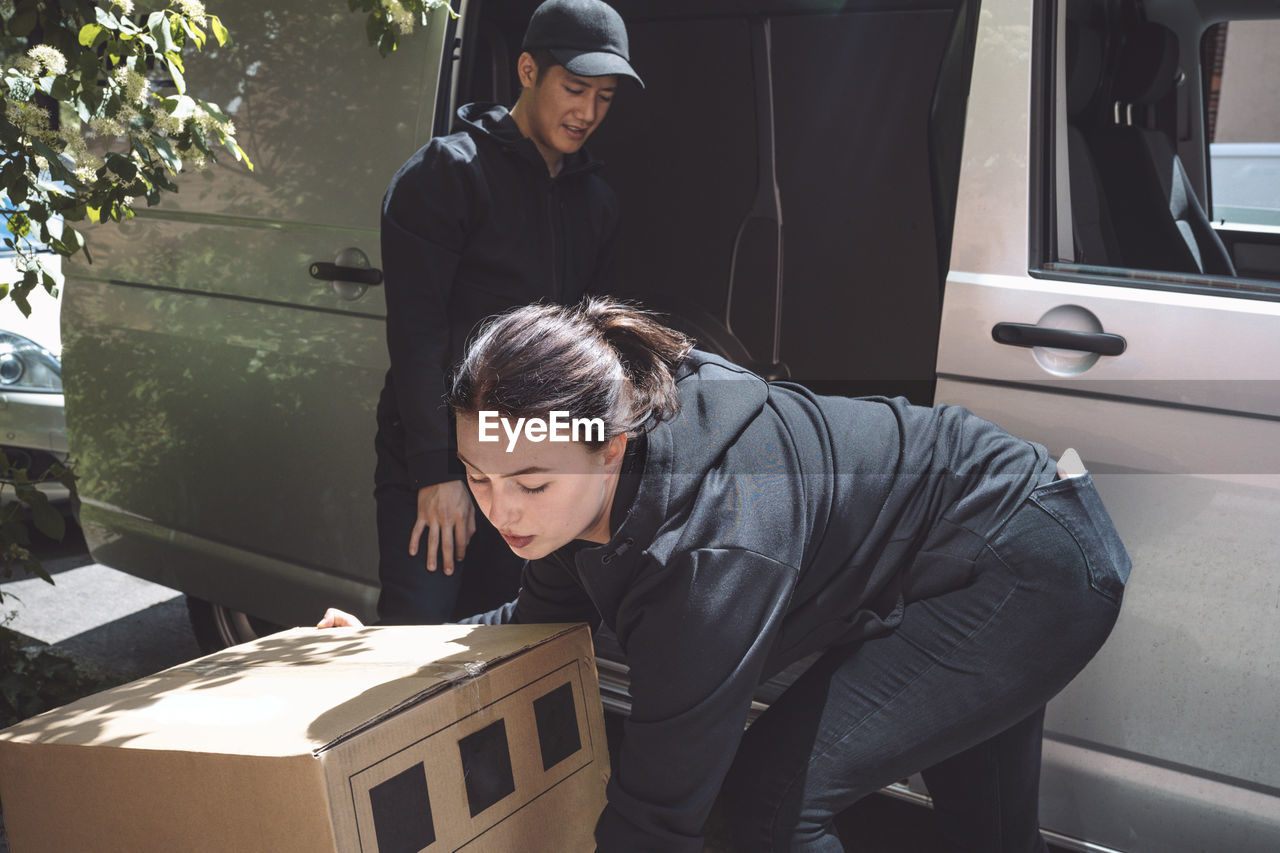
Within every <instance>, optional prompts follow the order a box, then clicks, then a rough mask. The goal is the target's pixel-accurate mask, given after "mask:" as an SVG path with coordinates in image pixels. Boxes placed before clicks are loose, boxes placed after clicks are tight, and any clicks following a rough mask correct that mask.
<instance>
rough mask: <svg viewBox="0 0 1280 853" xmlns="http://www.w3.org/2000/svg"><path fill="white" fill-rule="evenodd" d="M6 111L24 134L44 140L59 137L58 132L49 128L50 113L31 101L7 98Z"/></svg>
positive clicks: (48, 140) (6, 114) (52, 139)
mask: <svg viewBox="0 0 1280 853" xmlns="http://www.w3.org/2000/svg"><path fill="white" fill-rule="evenodd" d="M4 113H5V117H6V118H8V119H9V121H11V122H13V124H14V126H16V127H17V128H18V129H19V130H21V131H22V133H23V135H24V136H30V137H33V138H36V139H40V140H41V141H43V142H52V141H54V140H55V139H56V138H57V136H56V134H54V133H53V132H52V131H51V130H49V114H48V113H46V112H45V111H44V109H43V108H42V107H38V106H36V105H35V104H33V103H31V102H30V101H17V100H13V99H10V98H5V99H4Z"/></svg>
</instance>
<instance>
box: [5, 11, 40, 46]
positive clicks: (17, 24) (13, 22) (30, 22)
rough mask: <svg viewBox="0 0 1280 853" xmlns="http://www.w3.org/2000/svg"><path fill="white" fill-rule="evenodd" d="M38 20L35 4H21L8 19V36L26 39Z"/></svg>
mask: <svg viewBox="0 0 1280 853" xmlns="http://www.w3.org/2000/svg"><path fill="white" fill-rule="evenodd" d="M38 20H39V18H38V17H37V10H36V4H35V3H24V4H21V5H20V6H18V8H17V10H16V11H15V12H14V13H13V17H12V18H10V19H9V22H8V24H9V35H11V36H17V37H18V38H26V37H27V36H29V35H31V31H32V30H34V29H35V28H36V23H37V21H38Z"/></svg>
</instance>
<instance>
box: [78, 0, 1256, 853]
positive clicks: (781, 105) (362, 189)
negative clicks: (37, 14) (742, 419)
mask: <svg viewBox="0 0 1280 853" xmlns="http://www.w3.org/2000/svg"><path fill="white" fill-rule="evenodd" d="M453 5H454V8H455V9H456V10H457V11H458V12H459V15H460V17H459V18H457V19H456V20H452V19H450V18H449V17H447V15H446V14H445V13H444V12H443V11H441V13H440V14H439V15H437V16H436V17H435V18H434V19H433V22H432V26H431V27H430V28H429V29H428V30H427V32H425V33H419V34H415V35H414V36H413V37H411V38H409V39H407V40H406V41H405V43H404V44H403V45H402V47H401V49H400V50H398V51H396V52H395V53H394V54H393V55H392V56H391V57H390V58H389V59H387V60H383V59H380V58H379V57H378V55H377V53H376V51H374V50H373V49H371V48H370V47H368V46H367V45H366V44H365V43H364V33H363V29H362V27H360V26H359V22H358V20H357V19H356V18H350V19H344V18H343V17H342V16H341V15H317V14H315V11H314V4H310V3H305V2H302V0H270V2H257V1H256V0H255V2H249V0H223V2H222V3H221V4H220V5H219V9H218V12H219V14H220V16H221V17H222V20H223V21H224V22H225V23H226V24H227V25H228V26H229V28H230V29H231V31H232V32H233V34H234V36H235V38H236V40H237V45H238V47H237V49H236V50H234V51H216V52H212V53H210V54H209V55H208V56H206V57H203V58H201V59H200V60H195V59H193V60H192V61H191V62H190V65H189V71H188V74H187V77H188V80H190V81H191V84H190V85H191V86H192V87H203V88H202V90H201V91H198V92H197V93H196V94H198V95H199V96H201V97H205V98H210V99H213V100H215V101H217V102H220V103H223V104H226V105H227V107H228V110H229V111H230V112H231V113H232V114H233V117H234V119H235V121H236V123H237V126H238V127H239V129H240V139H241V142H242V143H243V144H244V146H245V148H246V150H248V151H249V153H250V155H251V156H252V157H253V159H254V161H255V163H256V164H257V166H258V169H257V170H256V171H254V172H252V173H250V172H248V171H246V170H245V169H244V168H243V167H242V166H239V165H234V164H223V165H219V166H218V167H217V168H214V169H211V170H209V171H208V172H206V173H203V174H197V175H193V176H190V177H187V178H184V179H183V181H182V183H181V186H182V192H181V193H180V194H178V195H177V196H176V197H175V198H173V199H168V200H166V203H165V204H164V205H163V206H161V207H159V208H157V209H154V210H152V209H145V210H140V211H139V215H138V217H137V218H136V219H134V220H132V221H130V222H128V223H125V224H122V225H121V226H119V227H111V228H103V229H100V230H98V231H94V232H93V233H92V234H91V235H90V244H91V247H92V249H93V253H94V258H95V263H94V264H93V265H92V266H82V265H76V266H75V267H74V268H71V269H69V270H68V283H67V294H66V298H65V304H64V311H63V322H64V326H63V331H64V338H65V341H66V351H65V360H66V364H67V373H66V381H67V399H68V418H69V421H68V423H69V427H70V438H71V448H72V450H73V451H74V453H75V455H76V456H77V457H78V459H79V462H80V465H79V469H78V473H79V477H80V489H81V495H82V501H83V506H82V509H81V521H82V525H83V527H84V530H85V534H86V538H87V540H88V542H89V544H90V546H91V549H92V552H93V554H94V556H95V558H96V559H98V560H99V561H101V562H103V563H106V564H108V565H111V566H114V567H116V568H119V569H122V570H125V571H128V572H131V573H134V574H137V575H139V576H142V577H145V578H149V579H151V580H155V581H158V582H160V583H163V584H166V585H168V586H171V587H175V588H177V589H181V590H183V591H185V592H187V593H188V594H189V596H190V597H191V601H192V607H193V615H194V616H195V618H196V623H197V626H198V629H199V630H200V631H201V632H202V633H203V635H204V637H205V639H206V641H208V642H211V643H218V642H231V641H235V640H239V639H244V638H246V637H248V636H251V635H252V634H253V633H254V632H256V631H259V630H264V629H266V628H267V627H268V626H269V625H270V624H273V623H274V624H281V625H283V624H311V623H314V621H315V619H316V618H317V616H318V614H320V613H322V612H323V610H324V608H325V607H326V606H329V605H337V606H340V607H342V608H343V609H345V610H348V611H350V612H354V613H356V614H357V615H359V616H361V617H365V618H368V617H371V616H372V614H373V611H374V603H375V601H376V598H377V591H378V590H377V583H378V582H377V570H376V563H377V559H376V555H377V548H376V539H375V530H374V511H373V499H372V495H371V493H372V486H373V483H372V476H373V466H374V454H373V433H374V402H375V399H376V396H377V392H378V389H379V388H380V386H381V381H382V374H383V372H384V370H385V369H386V364H387V356H386V350H385V345H384V337H383V335H384V328H383V326H384V317H385V304H384V301H383V297H382V293H381V292H380V290H379V288H377V287H369V286H366V285H363V284H359V283H358V282H354V281H338V282H332V281H329V280H324V279H323V277H321V278H317V277H314V276H313V275H312V274H311V272H310V271H311V270H312V269H313V264H314V263H315V262H317V261H319V262H338V265H339V266H360V265H361V264H362V263H363V262H364V261H362V259H367V263H369V264H370V265H372V266H375V267H377V266H379V265H380V261H379V252H378V245H379V244H378V210H379V202H380V200H381V197H382V193H383V190H384V188H385V186H386V184H387V181H388V179H389V177H390V176H391V175H392V173H393V172H394V171H395V169H396V168H398V167H399V165H400V164H401V163H402V162H403V161H404V160H405V159H406V158H407V157H408V156H409V155H410V154H411V153H412V152H413V151H414V150H415V149H416V148H417V147H419V146H421V145H422V144H424V143H425V142H426V141H427V139H428V138H430V137H431V136H432V135H433V134H435V133H438V132H441V131H443V130H445V129H446V128H447V126H448V124H449V117H450V116H451V115H452V111H453V108H454V106H456V105H457V104H460V103H464V102H467V101H473V100H497V101H503V102H506V103H511V102H512V100H513V94H514V91H513V85H514V81H513V74H512V68H511V65H512V60H513V58H514V56H515V54H516V52H517V49H518V45H519V44H520V33H521V32H522V30H523V27H524V24H525V22H526V21H527V19H528V15H529V13H530V11H531V10H532V8H533V6H534V2H533V0H507V1H506V2H504V0H486V2H484V3H479V2H469V0H460V2H458V0H455V2H454V4H453ZM616 5H617V6H618V8H619V10H620V11H621V12H622V13H623V15H624V17H626V19H627V20H628V23H629V27H630V30H631V34H632V57H633V61H634V64H635V67H636V68H637V69H638V70H639V71H640V73H641V74H642V75H643V76H644V79H645V83H646V88H645V90H644V91H643V92H641V91H633V90H625V91H621V92H619V94H618V97H617V98H616V103H615V104H614V106H613V108H612V109H611V111H610V115H609V118H608V121H607V122H605V123H604V124H603V125H602V127H601V129H600V131H599V132H598V133H597V134H596V135H595V136H593V138H592V142H591V144H590V146H589V147H590V149H591V151H592V153H593V154H594V155H595V156H596V157H597V158H599V159H602V160H604V161H605V163H606V166H605V168H604V170H603V172H602V174H603V175H604V176H605V177H606V179H607V180H608V181H609V182H610V183H611V184H612V186H613V187H614V188H615V190H616V191H617V193H618V196H619V198H620V201H621V203H622V208H623V210H624V229H623V232H624V236H623V243H622V245H621V247H620V253H621V258H620V260H621V265H620V269H621V271H622V274H623V278H624V282H623V284H624V288H623V289H624V291H625V293H626V294H628V295H633V296H636V297H638V298H640V299H642V300H643V301H644V302H646V303H648V304H650V305H653V306H655V307H659V308H663V309H666V310H669V311H671V312H672V316H673V318H674V321H675V322H676V323H678V324H680V325H682V326H684V327H685V328H686V329H688V330H690V331H692V332H693V333H694V335H695V336H696V337H697V338H698V340H699V342H700V344H701V345H702V346H703V347H704V348H708V349H714V350H719V351H720V352H722V353H725V354H727V355H729V356H730V357H732V358H734V359H736V360H739V361H742V362H746V363H748V364H750V365H752V366H753V367H755V368H757V369H759V370H761V371H763V372H765V373H768V374H770V375H773V376H780V375H786V374H789V375H790V376H791V377H792V378H794V379H796V380H798V381H801V382H803V383H805V384H807V385H808V386H810V387H812V388H814V389H815V390H817V391H819V392H823V393H849V394H870V393H889V394H906V395H908V396H910V397H911V398H912V399H913V400H915V401H918V402H932V401H937V402H948V403H957V404H962V405H965V406H968V407H969V408H971V409H973V410H975V411H976V412H978V413H979V414H982V415H983V416H985V417H988V418H990V419H992V420H994V421H996V422H997V423H999V424H1000V425H1001V426H1003V427H1005V428H1006V429H1008V430H1009V431H1011V432H1013V433H1015V434H1017V435H1022V436H1026V437H1028V438H1032V439H1035V440H1037V441H1040V442H1042V443H1044V444H1045V445H1047V446H1048V447H1049V448H1050V449H1051V450H1052V451H1054V452H1059V451H1061V450H1063V449H1064V448H1067V447H1075V448H1077V449H1078V450H1079V451H1080V453H1081V455H1082V456H1083V457H1084V459H1085V462H1086V463H1087V464H1088V465H1089V467H1090V468H1091V470H1092V471H1093V473H1094V477H1095V480H1096V481H1097V484H1098V488H1099V490H1100V492H1101V493H1102V495H1103V498H1104V500H1105V501H1106V503H1107V506H1108V508H1109V509H1110V511H1111V514H1112V515H1113V517H1114V518H1115V520H1116V523H1117V525H1118V526H1119V528H1120V530H1121V533H1122V535H1123V536H1124V539H1125V542H1126V545H1127V546H1128V549H1129V551H1130V553H1131V555H1132V557H1133V562H1134V569H1133V575H1132V578H1131V582H1130V586H1129V590H1128V592H1127V593H1126V596H1125V602H1124V610H1123V612H1122V614H1121V617H1120V621H1119V624H1118V625H1117V627H1116V629H1115V632H1114V634H1113V635H1112V638H1111V640H1110V641H1109V642H1108V643H1107V645H1106V646H1105V647H1104V649H1103V650H1102V652H1101V653H1100V654H1099V655H1098V657H1097V658H1096V659H1095V660H1094V661H1093V662H1092V663H1091V664H1090V666H1089V667H1088V668H1087V669H1086V670H1085V671H1084V672H1083V673H1082V674H1081V675H1080V676H1079V677H1078V678H1077V679H1076V680H1075V682H1073V683H1072V685H1070V687H1069V688H1068V689H1067V690H1066V691H1065V692H1064V693H1063V694H1062V695H1061V696H1059V697H1058V698H1057V699H1056V700H1055V701H1054V702H1053V703H1051V704H1050V706H1049V712H1048V717H1047V721H1046V732H1045V752H1044V771H1043V784H1042V802H1041V817H1042V821H1043V823H1044V827H1045V829H1046V831H1047V832H1048V833H1050V834H1051V836H1052V838H1053V839H1055V840H1056V841H1057V842H1058V843H1060V844H1063V845H1066V846H1069V847H1072V848H1074V849H1078V850H1090V851H1107V850H1121V851H1160V853H1171V852H1172V851H1204V850H1212V851H1219V850H1221V851H1227V850H1229V851H1233V853H1248V851H1259V853H1261V851H1268V853H1269V851H1274V850H1280V738H1278V737H1277V736H1276V727H1277V711H1276V709H1277V708H1280V667H1278V666H1277V665H1276V662H1277V661H1278V660H1280V632H1278V631H1277V630H1276V627H1275V626H1276V619H1277V611H1276V607H1277V601H1280V571H1277V570H1276V566H1277V557H1276V553H1277V538H1276V536H1277V534H1276V531H1277V530H1280V467H1278V465H1280V453H1277V451H1276V448H1277V447H1280V381H1278V380H1280V228H1277V227H1273V226H1269V225H1266V224H1257V223H1255V222H1249V221H1239V220H1238V219H1237V218H1233V220H1231V221H1223V218H1222V217H1216V216H1210V215H1209V214H1208V213H1206V211H1213V210H1214V209H1215V201H1214V198H1213V197H1212V189H1213V188H1212V183H1213V182H1212V181H1211V180H1210V179H1209V174H1208V173H1209V150H1210V148H1209V146H1210V143H1211V142H1212V143H1233V142H1241V143H1268V142H1270V143H1274V142H1277V141H1280V98H1277V96H1276V94H1275V91H1274V81H1275V80H1276V79H1280V68H1278V67H1277V66H1276V64H1275V63H1276V61H1277V60H1276V54H1275V51H1274V49H1273V46H1274V44H1276V43H1277V37H1278V36H1280V33H1278V31H1277V29H1276V28H1277V26H1280V24H1278V23H1277V20H1280V8H1278V7H1277V6H1276V3H1275V2H1274V0H1197V2H1195V3H1190V2H1186V0H1145V2H1138V0H1034V2H1026V0H983V2H981V4H979V3H978V2H977V0H904V2H900V3H894V4H884V3H873V2H867V3H863V2H849V3H825V2H823V3H819V2H813V3H800V2H795V0H682V2H681V3H678V4H677V3H663V4H659V3H650V2H642V0H617V2H616ZM1224 24H1225V25H1226V28H1227V29H1226V30H1224V29H1223V28H1222V25H1224ZM1224 32H1229V33H1230V38H1226V37H1225V36H1224V35H1223V33H1224ZM300 46H304V47H300ZM1269 46H1271V47H1269ZM1268 134H1270V135H1269V136H1268ZM317 269H321V268H317ZM599 648H600V650H601V654H602V656H604V657H606V658H607V656H608V655H609V654H610V651H609V650H608V649H607V646H606V642H605V640H604V638H601V642H600V646H599ZM601 675H602V681H603V682H604V687H605V692H606V695H607V697H608V698H607V702H608V703H609V704H610V707H612V708H614V709H618V710H625V708H626V707H627V696H626V692H625V685H626V680H625V676H626V667H625V662H624V661H613V662H610V661H608V660H606V659H602V661H601ZM768 697H769V693H768V692H767V691H766V692H764V693H762V695H761V698H762V701H768ZM895 791H896V793H897V794H899V795H900V796H903V797H907V798H913V799H916V800H919V801H925V800H926V799H927V792H926V791H925V789H924V788H923V787H922V786H921V785H920V783H919V780H911V781H910V782H909V783H908V784H905V785H902V786H898V787H897V788H896V789H895Z"/></svg>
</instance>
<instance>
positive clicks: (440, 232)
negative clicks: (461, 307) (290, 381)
mask: <svg viewBox="0 0 1280 853" xmlns="http://www.w3.org/2000/svg"><path fill="white" fill-rule="evenodd" d="M469 183H471V176H470V175H469V174H468V171H467V164H466V162H465V161H464V160H463V159H462V157H461V156H460V155H459V154H458V153H457V152H455V151H453V150H451V149H449V148H448V147H447V146H445V145H443V144H441V143H440V142H439V141H433V142H432V143H430V144H429V145H427V146H426V147H424V148H423V149H422V150H421V151H419V152H418V153H417V154H415V155H414V157H413V158H411V159H410V161H409V162H408V163H406V164H405V166H404V167H403V168H402V169H401V170H400V172H398V173H397V174H396V176H395V178H393V179H392V182H391V186H390V188H389V189H388V190H387V195H386V198H385V199H384V200H383V206H382V266H383V273H384V276H385V279H386V301H387V349H388V351H389V353H390V356H391V373H392V377H393V381H394V383H395V392H396V402H397V404H398V407H399V411H400V418H401V420H402V422H403V424H404V434H405V463H406V465H407V466H408V468H409V473H410V475H411V476H412V477H413V479H414V484H415V486H417V487H422V486H428V485H433V484H435V483H441V482H444V481H445V480H449V479H453V475H451V474H450V473H449V471H450V456H451V455H452V451H451V449H450V447H451V442H450V428H449V415H448V411H447V409H446V407H445V404H444V394H445V372H446V370H447V369H448V365H447V364H446V362H447V360H448V357H449V329H450V325H449V317H448V308H449V297H450V294H451V293H452V291H453V284H454V276H455V274H456V273H457V269H458V262H459V259H460V257H461V254H462V251H463V248H464V247H465V245H466V236H467V229H468V221H469V219H470V216H471V210H470V208H471V207H472V206H473V204H474V200H475V195H476V192H475V188H474V187H471V186H469Z"/></svg>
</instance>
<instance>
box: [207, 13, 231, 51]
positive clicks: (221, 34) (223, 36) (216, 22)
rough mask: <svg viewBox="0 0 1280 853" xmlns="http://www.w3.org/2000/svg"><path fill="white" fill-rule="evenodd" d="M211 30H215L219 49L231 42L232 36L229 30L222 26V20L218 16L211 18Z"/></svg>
mask: <svg viewBox="0 0 1280 853" xmlns="http://www.w3.org/2000/svg"><path fill="white" fill-rule="evenodd" d="M209 29H211V30H213V37H214V38H216V39H217V40H218V46H219V47H222V46H223V45H225V44H226V43H227V42H229V41H230V40H231V34H230V33H229V32H227V28H226V27H224V26H223V25H222V20H221V19H219V18H218V16H217V15H210V16H209Z"/></svg>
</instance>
